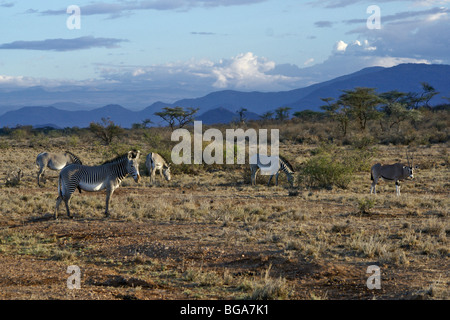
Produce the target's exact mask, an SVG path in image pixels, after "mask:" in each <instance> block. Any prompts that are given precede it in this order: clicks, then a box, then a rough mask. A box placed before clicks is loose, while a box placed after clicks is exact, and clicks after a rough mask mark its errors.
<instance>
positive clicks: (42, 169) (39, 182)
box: [37, 167, 45, 187]
mask: <svg viewBox="0 0 450 320" xmlns="http://www.w3.org/2000/svg"><path fill="white" fill-rule="evenodd" d="M44 171H45V167H41V168H40V169H39V172H38V175H37V184H38V186H39V187H40V186H41V181H40V180H41V177H42V176H43V175H44Z"/></svg>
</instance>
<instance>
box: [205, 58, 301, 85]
mask: <svg viewBox="0 0 450 320" xmlns="http://www.w3.org/2000/svg"><path fill="white" fill-rule="evenodd" d="M274 68H275V62H273V61H270V60H268V59H266V58H259V57H257V56H255V55H254V54H253V53H252V52H247V53H243V54H239V55H238V56H236V57H233V58H232V59H230V60H225V61H221V62H220V63H219V64H216V65H215V66H214V68H213V69H212V74H213V75H214V76H215V77H216V81H215V83H214V84H213V86H214V87H216V88H221V89H224V88H235V89H237V88H241V89H245V90H249V89H255V90H256V89H259V90H261V89H269V88H271V87H272V88H273V87H278V86H280V85H282V84H283V82H289V81H292V80H293V79H292V78H289V77H286V76H283V75H273V74H267V72H269V71H271V70H273V69H274Z"/></svg>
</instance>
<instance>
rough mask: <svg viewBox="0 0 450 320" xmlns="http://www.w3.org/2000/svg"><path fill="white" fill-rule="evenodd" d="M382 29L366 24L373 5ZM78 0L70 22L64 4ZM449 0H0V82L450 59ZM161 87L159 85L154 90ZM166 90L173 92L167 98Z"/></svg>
mask: <svg viewBox="0 0 450 320" xmlns="http://www.w3.org/2000/svg"><path fill="white" fill-rule="evenodd" d="M373 4H376V5H377V6H378V7H379V8H380V9H381V29H375V30H372V29H369V28H367V23H366V22H367V19H368V18H369V17H370V16H371V14H368V13H367V8H368V7H369V6H370V5H373ZM70 5H77V6H79V7H80V9H81V16H80V22H81V28H80V29H74V30H70V29H68V28H67V26H66V21H67V19H68V18H69V16H70V14H68V13H67V12H66V9H67V7H68V6H70ZM449 6H450V0H436V1H433V0H417V1H416V0H403V1H390V0H384V1H376V2H375V1H365V0H319V1H298V0H241V1H239V0H184V1H183V0H141V1H139V0H133V1H121V0H117V1H106V0H104V1H101V0H100V1H97V0H89V1H85V0H71V1H69V2H66V1H60V0H58V1H56V0H54V1H51V0H44V1H18V0H0V21H1V22H0V23H1V28H0V89H5V88H6V89H9V90H12V89H14V88H24V87H31V86H44V87H48V88H57V87H60V86H67V85H80V86H90V87H92V88H97V89H98V88H104V87H107V86H111V85H115V86H122V87H124V88H127V87H128V88H138V87H140V88H142V87H145V88H149V89H152V90H155V91H158V90H164V91H167V92H169V91H170V90H172V91H171V92H173V95H172V96H170V94H169V95H168V94H166V95H165V97H166V99H169V100H170V99H172V100H175V99H178V98H181V97H189V96H192V97H194V96H199V95H202V94H206V93H208V92H211V91H217V90H224V89H235V90H242V91H246V90H259V91H279V90H289V89H294V88H298V87H304V86H307V85H309V84H312V83H315V82H319V81H324V80H328V79H331V78H333V77H336V76H340V75H344V74H348V73H351V72H355V71H358V70H360V69H361V68H364V67H370V66H384V67H390V66H394V65H396V64H399V63H405V62H413V63H445V64H449V63H450V32H449V30H450V28H449V27H450V16H449V11H450V10H449ZM158 98H159V97H157V96H155V101H156V100H158ZM167 102H171V101H167Z"/></svg>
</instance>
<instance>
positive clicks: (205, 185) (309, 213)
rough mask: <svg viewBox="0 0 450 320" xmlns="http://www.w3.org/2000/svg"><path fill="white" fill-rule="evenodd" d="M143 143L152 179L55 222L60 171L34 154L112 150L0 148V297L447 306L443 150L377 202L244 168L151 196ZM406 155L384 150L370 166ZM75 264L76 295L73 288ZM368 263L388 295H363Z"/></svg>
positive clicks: (425, 155)
mask: <svg viewBox="0 0 450 320" xmlns="http://www.w3.org/2000/svg"><path fill="white" fill-rule="evenodd" d="M146 137H147V142H148V143H147V142H146V143H141V142H140V140H139V139H140V137H139V136H137V137H136V135H134V136H133V137H127V139H129V141H127V140H126V139H122V142H123V143H125V144H127V145H129V146H132V147H134V146H136V145H137V146H138V147H140V149H141V151H142V152H143V155H142V158H141V161H140V163H141V167H140V171H141V174H142V180H141V181H140V183H139V184H136V183H135V182H134V181H133V180H132V179H131V178H127V179H126V180H125V181H124V182H123V184H122V186H121V187H120V188H119V189H118V190H116V192H115V193H114V195H113V197H112V205H111V206H112V212H111V217H110V218H108V219H105V218H104V215H103V211H104V206H105V195H104V193H103V192H101V193H87V192H83V193H82V194H79V193H78V192H77V193H76V194H75V195H74V197H73V199H72V202H71V208H72V213H73V214H74V215H75V219H73V220H69V219H68V218H67V216H66V215H65V208H64V206H63V205H62V206H61V207H60V212H59V219H58V220H54V219H53V214H54V208H55V200H56V197H57V173H56V172H54V171H48V172H47V173H46V175H45V177H46V182H45V185H44V187H42V188H39V187H38V186H37V183H36V173H37V168H36V166H35V164H34V163H35V159H36V156H37V154H38V153H40V152H42V151H53V152H61V151H65V150H70V151H72V152H73V153H75V154H76V155H78V156H79V157H80V158H81V159H82V160H83V162H84V163H85V164H89V165H94V164H99V163H101V162H103V161H105V160H106V159H107V158H108V157H109V156H110V155H111V154H110V153H108V152H109V151H105V150H109V149H107V148H106V147H103V146H101V145H100V144H98V143H96V142H95V141H92V140H90V139H91V138H86V137H83V136H81V137H78V136H58V135H54V136H52V135H51V134H50V135H46V136H37V137H36V136H34V137H31V138H30V137H27V136H24V137H12V138H11V137H0V139H1V141H0V144H1V146H2V148H1V149H0V151H1V156H0V299H80V300H84V299H88V300H95V299H165V300H169V299H177V300H178V299H286V300H288V299H292V300H302V299H379V300H384V299H449V297H450V293H449V281H450V274H449V264H448V259H449V232H450V226H449V216H448V214H449V213H448V212H449V202H450V201H449V192H448V191H449V161H448V159H449V157H448V144H447V143H434V144H429V143H428V144H417V145H416V146H415V148H414V150H415V161H416V163H417V164H418V165H419V166H420V167H421V168H420V169H419V170H418V171H417V173H416V178H415V179H414V180H412V181H405V182H404V183H403V184H402V195H401V196H400V197H396V196H395V186H394V185H393V183H387V182H380V183H379V186H378V194H377V195H376V196H374V195H372V196H371V195H369V190H370V183H371V181H370V173H369V171H360V172H357V173H355V174H354V175H353V180H352V181H351V182H350V183H349V185H348V186H347V188H345V189H341V188H337V187H331V188H322V189H319V188H306V187H296V188H290V187H289V186H288V185H287V181H286V178H285V176H284V175H281V177H280V185H279V186H278V187H275V186H271V187H267V186H266V181H267V177H261V176H259V178H258V185H257V186H256V187H252V186H251V185H250V183H249V182H250V177H249V170H248V168H247V166H236V167H228V168H225V169H224V168H223V167H218V166H212V167H209V168H206V169H205V167H204V166H202V167H201V169H200V168H195V167H192V168H191V167H189V168H184V169H183V170H176V169H175V170H173V171H175V172H174V174H173V180H172V181H170V182H165V181H162V180H161V179H159V177H158V176H157V181H158V182H157V184H156V186H153V187H151V186H150V185H149V177H148V174H147V172H146V169H145V167H144V162H145V155H146V154H147V153H148V152H150V151H151V150H152V148H151V145H152V142H151V141H149V140H148V139H153V138H151V137H149V136H148V135H147V136H146ZM158 139H159V138H158ZM298 140H299V139H297V141H293V140H289V139H286V140H282V142H281V149H280V152H281V154H284V155H285V157H286V158H288V159H290V160H291V163H292V164H293V165H294V167H297V168H298V167H299V166H300V164H302V163H304V162H305V161H306V160H307V159H309V158H310V157H311V156H312V155H313V154H314V150H315V149H316V148H317V143H315V141H308V143H305V142H304V141H305V139H302V140H303V142H299V141H298ZM306 140H307V139H306ZM153 142H154V141H153ZM338 148H342V149H345V148H346V146H345V145H342V144H341V145H339V146H338ZM405 151H406V146H405V145H393V144H377V145H376V153H375V154H374V156H373V158H372V159H371V160H370V161H371V163H376V162H378V161H380V162H383V163H393V162H395V161H405ZM18 169H21V170H22V173H23V177H22V178H21V179H20V182H18V181H17V180H16V179H15V178H16V173H17V170H18ZM70 265H77V266H79V268H80V270H81V273H82V274H81V289H79V290H70V289H68V288H67V279H68V277H69V276H70V275H69V274H67V273H66V271H67V267H68V266H70ZM371 265H376V266H379V267H380V269H381V289H379V290H369V289H368V288H367V279H368V278H369V276H371V275H372V274H367V273H366V272H367V268H368V267H369V266H371Z"/></svg>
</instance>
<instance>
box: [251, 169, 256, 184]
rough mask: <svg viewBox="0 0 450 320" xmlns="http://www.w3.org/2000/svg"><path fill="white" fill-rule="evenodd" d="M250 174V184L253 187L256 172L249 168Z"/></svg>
mask: <svg viewBox="0 0 450 320" xmlns="http://www.w3.org/2000/svg"><path fill="white" fill-rule="evenodd" d="M250 172H251V174H250V181H251V184H252V186H254V185H256V179H255V178H256V170H254V169H253V168H250Z"/></svg>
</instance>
